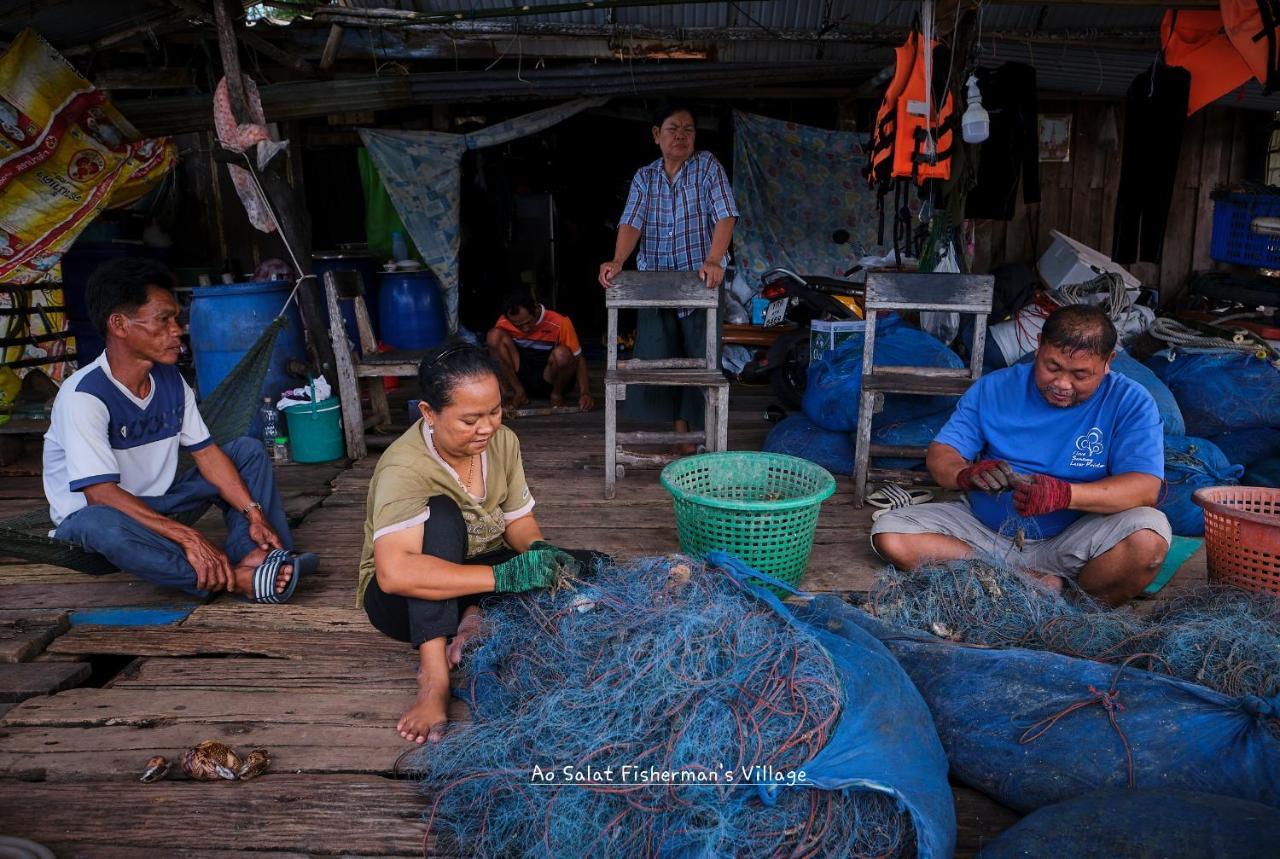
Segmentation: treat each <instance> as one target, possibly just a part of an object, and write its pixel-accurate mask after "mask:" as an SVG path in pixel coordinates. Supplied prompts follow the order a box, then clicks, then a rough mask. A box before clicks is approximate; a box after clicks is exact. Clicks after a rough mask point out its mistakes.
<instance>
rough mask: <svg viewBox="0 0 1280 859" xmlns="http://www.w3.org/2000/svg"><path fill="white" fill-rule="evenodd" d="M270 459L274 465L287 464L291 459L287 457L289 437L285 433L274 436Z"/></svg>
mask: <svg viewBox="0 0 1280 859" xmlns="http://www.w3.org/2000/svg"><path fill="white" fill-rule="evenodd" d="M272 454H273V455H272V457H271V458H272V460H274V461H275V464H276V465H288V464H289V463H290V462H291V461H292V460H291V459H290V457H289V437H288V436H285V435H278V436H276V440H275V448H274V450H273V451H272Z"/></svg>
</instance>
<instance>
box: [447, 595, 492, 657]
mask: <svg viewBox="0 0 1280 859" xmlns="http://www.w3.org/2000/svg"><path fill="white" fill-rule="evenodd" d="M482 622H483V619H482V618H481V616H480V609H479V608H477V607H476V606H471V607H469V608H468V609H467V610H466V611H464V612H463V613H462V620H461V621H460V622H459V623H458V631H457V632H456V633H454V635H453V641H451V642H449V647H448V648H447V649H446V650H445V655H446V656H447V657H448V659H449V667H450V668H454V667H456V666H457V665H458V664H459V663H461V662H462V654H463V651H464V650H465V649H466V647H467V642H468V641H470V640H471V639H472V638H474V637H475V636H476V635H478V634H479V633H480V631H481V625H482Z"/></svg>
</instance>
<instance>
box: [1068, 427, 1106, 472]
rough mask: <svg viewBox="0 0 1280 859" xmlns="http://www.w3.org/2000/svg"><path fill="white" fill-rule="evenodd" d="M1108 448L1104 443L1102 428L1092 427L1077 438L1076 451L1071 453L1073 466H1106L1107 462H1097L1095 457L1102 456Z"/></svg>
mask: <svg viewBox="0 0 1280 859" xmlns="http://www.w3.org/2000/svg"><path fill="white" fill-rule="evenodd" d="M1105 450H1106V446H1105V445H1104V444H1103V443H1102V430H1100V429H1099V428H1098V427H1092V428H1091V429H1090V430H1089V431H1088V432H1087V433H1085V434H1084V435H1082V436H1080V437H1079V438H1077V439H1076V449H1075V453H1073V454H1071V467H1072V468H1105V467H1106V465H1107V463H1106V460H1105V459H1103V461H1102V462H1095V461H1094V457H1095V456H1097V457H1101V456H1102V454H1103V452H1104V451H1105Z"/></svg>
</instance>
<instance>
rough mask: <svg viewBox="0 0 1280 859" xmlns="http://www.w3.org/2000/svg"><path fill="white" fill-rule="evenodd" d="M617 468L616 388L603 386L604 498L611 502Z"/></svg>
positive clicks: (609, 385)
mask: <svg viewBox="0 0 1280 859" xmlns="http://www.w3.org/2000/svg"><path fill="white" fill-rule="evenodd" d="M617 468H618V386H617V385H611V384H606V385H605V386H604V497H605V500H606V501H611V500H613V496H614V492H615V487H614V482H615V481H616V479H617Z"/></svg>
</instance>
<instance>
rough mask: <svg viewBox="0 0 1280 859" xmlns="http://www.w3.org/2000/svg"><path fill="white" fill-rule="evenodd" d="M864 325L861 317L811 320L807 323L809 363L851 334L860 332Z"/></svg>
mask: <svg viewBox="0 0 1280 859" xmlns="http://www.w3.org/2000/svg"><path fill="white" fill-rule="evenodd" d="M866 327H867V323H866V321H865V320H862V319H838V320H831V321H824V320H822V319H815V320H813V321H812V322H810V323H809V363H810V364H812V363H815V362H817V361H819V360H821V359H822V356H823V355H825V354H827V353H828V352H830V351H831V350H833V349H835V348H836V347H837V346H839V345H840V344H841V343H843V342H844V341H846V340H848V339H849V338H850V337H852V336H853V335H855V334H861V333H862V332H863V331H865V330H866Z"/></svg>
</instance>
